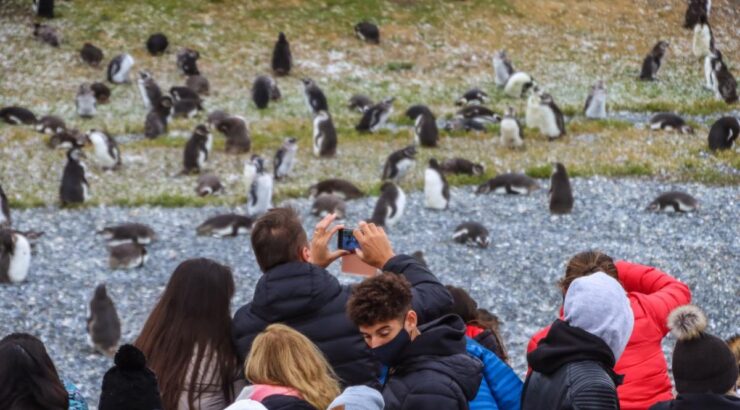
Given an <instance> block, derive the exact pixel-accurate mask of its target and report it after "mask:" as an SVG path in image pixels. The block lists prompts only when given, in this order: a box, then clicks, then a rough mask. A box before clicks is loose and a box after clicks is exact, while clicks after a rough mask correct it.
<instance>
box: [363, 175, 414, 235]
mask: <svg viewBox="0 0 740 410" xmlns="http://www.w3.org/2000/svg"><path fill="white" fill-rule="evenodd" d="M405 208H406V194H405V193H404V192H403V190H402V189H401V187H399V186H398V185H396V184H394V183H392V182H384V183H383V185H382V186H381V187H380V197H379V198H378V202H376V203H375V209H374V210H373V216H372V217H371V218H370V222H372V223H374V224H375V225H378V226H393V225H395V224H397V223H398V221H400V220H401V217H402V216H403V211H404V209H405Z"/></svg>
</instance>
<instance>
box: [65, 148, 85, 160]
mask: <svg viewBox="0 0 740 410" xmlns="http://www.w3.org/2000/svg"><path fill="white" fill-rule="evenodd" d="M83 158H86V156H85V153H84V152H83V151H82V150H81V149H79V148H77V147H72V148H70V149H69V151H67V159H68V160H70V161H74V162H80V160H81V159H83Z"/></svg>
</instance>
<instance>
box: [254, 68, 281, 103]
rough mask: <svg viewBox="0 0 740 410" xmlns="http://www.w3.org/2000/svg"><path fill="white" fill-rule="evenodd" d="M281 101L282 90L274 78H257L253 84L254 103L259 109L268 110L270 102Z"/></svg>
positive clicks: (263, 76)
mask: <svg viewBox="0 0 740 410" xmlns="http://www.w3.org/2000/svg"><path fill="white" fill-rule="evenodd" d="M278 99H280V89H279V88H278V86H277V83H276V82H275V80H274V79H273V78H272V77H269V76H266V75H260V76H257V78H255V79H254V83H253V84H252V101H253V102H254V105H256V106H257V108H259V109H265V108H267V105H268V104H269V103H270V101H275V100H278Z"/></svg>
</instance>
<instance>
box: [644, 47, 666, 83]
mask: <svg viewBox="0 0 740 410" xmlns="http://www.w3.org/2000/svg"><path fill="white" fill-rule="evenodd" d="M667 49H668V42H667V41H662V40H661V41H659V42H658V43H657V44H655V46H654V47H653V49H652V50H651V51H650V53H649V54H648V55H647V56H646V57H645V60H643V62H642V71H640V80H643V81H654V80H655V75H656V74H658V70H659V69H660V64H661V62H662V60H663V56H664V55H665V52H666V50H667Z"/></svg>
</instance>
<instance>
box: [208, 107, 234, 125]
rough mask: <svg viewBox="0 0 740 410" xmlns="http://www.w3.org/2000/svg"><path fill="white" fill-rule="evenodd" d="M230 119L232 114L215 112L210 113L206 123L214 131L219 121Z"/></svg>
mask: <svg viewBox="0 0 740 410" xmlns="http://www.w3.org/2000/svg"><path fill="white" fill-rule="evenodd" d="M229 117H231V114H229V113H228V112H226V111H224V110H213V111H211V112H209V113H208V118H207V119H206V123H207V124H208V128H211V129H213V128H216V125H218V123H219V121H221V120H225V119H227V118H229Z"/></svg>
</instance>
